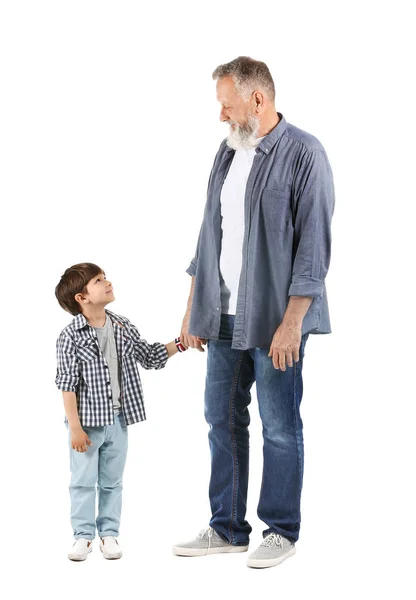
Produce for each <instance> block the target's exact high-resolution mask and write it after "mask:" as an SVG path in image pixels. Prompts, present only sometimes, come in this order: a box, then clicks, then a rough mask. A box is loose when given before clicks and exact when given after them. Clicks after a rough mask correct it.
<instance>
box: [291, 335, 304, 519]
mask: <svg viewBox="0 0 416 600" xmlns="http://www.w3.org/2000/svg"><path fill="white" fill-rule="evenodd" d="M302 342H303V339H302V340H301V343H300V351H299V360H301V359H302ZM296 380H297V369H296V363H295V369H294V375H293V422H294V425H295V440H296V457H297V461H298V488H299V489H300V487H301V457H300V449H299V444H298V419H297V413H296ZM299 410H300V407H299ZM297 517H298V519H299V522H300V512H299V514H298V515H297Z"/></svg>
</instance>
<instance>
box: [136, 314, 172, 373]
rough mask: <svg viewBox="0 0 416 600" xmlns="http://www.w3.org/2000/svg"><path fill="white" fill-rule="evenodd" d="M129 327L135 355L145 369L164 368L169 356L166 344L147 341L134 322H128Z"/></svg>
mask: <svg viewBox="0 0 416 600" xmlns="http://www.w3.org/2000/svg"><path fill="white" fill-rule="evenodd" d="M128 329H129V334H130V337H131V339H132V341H133V346H134V356H135V357H136V360H137V361H138V362H139V363H140V364H141V366H142V367H143V368H144V369H163V367H165V366H166V363H167V361H168V358H169V355H168V351H167V350H166V346H165V345H164V344H161V343H159V342H155V343H154V344H149V343H148V342H146V340H144V339H143V338H142V337H140V333H139V332H138V331H137V328H136V327H135V326H134V325H133V324H132V323H129V324H128Z"/></svg>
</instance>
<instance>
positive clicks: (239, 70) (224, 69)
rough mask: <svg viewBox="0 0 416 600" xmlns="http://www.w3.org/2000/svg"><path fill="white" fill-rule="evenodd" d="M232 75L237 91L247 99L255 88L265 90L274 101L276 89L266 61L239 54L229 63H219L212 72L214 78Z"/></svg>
mask: <svg viewBox="0 0 416 600" xmlns="http://www.w3.org/2000/svg"><path fill="white" fill-rule="evenodd" d="M227 76H231V77H232V78H233V80H234V86H235V89H236V92H237V93H238V94H239V95H240V96H241V97H242V98H243V99H244V100H245V101H247V100H248V99H249V98H250V95H251V94H252V93H253V92H254V91H255V90H261V91H263V92H265V94H266V95H267V97H268V98H269V100H271V101H272V102H274V98H275V89H274V82H273V78H272V76H271V75H270V71H269V68H268V66H267V65H266V64H265V63H264V62H260V61H259V60H254V58H250V57H249V56H239V57H238V58H235V59H234V60H232V61H231V62H229V63H225V64H224V65H219V66H218V67H217V68H216V69H215V71H214V72H213V74H212V78H213V79H220V78H221V77H227Z"/></svg>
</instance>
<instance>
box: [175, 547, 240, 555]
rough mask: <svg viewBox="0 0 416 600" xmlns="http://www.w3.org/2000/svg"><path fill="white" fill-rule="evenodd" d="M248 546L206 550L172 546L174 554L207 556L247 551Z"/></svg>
mask: <svg viewBox="0 0 416 600" xmlns="http://www.w3.org/2000/svg"><path fill="white" fill-rule="evenodd" d="M247 550H248V546H229V547H228V546H224V547H222V548H210V549H209V550H208V551H207V550H204V549H203V548H181V547H180V546H174V547H173V548H172V552H173V554H175V556H207V555H208V554H232V553H235V552H247Z"/></svg>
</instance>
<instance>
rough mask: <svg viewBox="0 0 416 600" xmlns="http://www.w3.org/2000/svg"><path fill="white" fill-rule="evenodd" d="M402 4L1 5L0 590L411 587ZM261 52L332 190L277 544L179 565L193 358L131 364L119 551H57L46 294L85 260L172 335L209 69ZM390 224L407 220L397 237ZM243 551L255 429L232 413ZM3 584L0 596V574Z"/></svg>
mask: <svg viewBox="0 0 416 600" xmlns="http://www.w3.org/2000/svg"><path fill="white" fill-rule="evenodd" d="M410 5H411V3H410V2H400V1H396V2H382V1H379V2H365V1H364V2H359V3H358V2H351V1H350V2H344V3H342V2H322V1H315V2H291V3H289V2H285V3H283V2H278V1H274V2H266V1H264V2H257V3H255V2H237V1H233V2H213V1H211V2H209V3H205V4H198V3H196V2H169V3H168V2H151V3H139V2H124V1H121V0H120V1H118V2H107V1H103V0H101V1H100V2H98V1H97V2H93V1H88V0H83V1H77V0H71V1H68V2H63V1H59V0H53V1H50V2H46V1H34V0H32V1H30V2H21V1H19V0H13V1H3V2H2V3H1V12H0V51H1V67H0V68H1V71H0V85H1V94H0V103H1V110H0V119H1V135H0V144H1V157H0V158H1V160H0V169H1V201H2V207H3V208H2V219H1V263H2V268H1V280H0V281H1V302H2V310H1V329H2V356H3V358H2V362H1V366H2V371H3V375H2V379H1V392H2V393H1V396H2V406H3V411H2V413H3V427H2V435H1V438H0V439H1V461H2V471H1V473H2V475H1V486H2V487H1V489H2V491H1V503H2V509H1V513H0V515H1V529H0V534H1V536H2V538H1V540H0V548H1V551H2V554H4V556H3V558H2V563H1V564H2V567H3V568H5V572H6V576H4V575H3V577H2V580H1V584H0V585H2V586H3V587H4V589H5V590H6V591H7V590H8V596H7V597H10V598H23V597H27V595H29V594H30V595H31V596H35V597H36V598H37V597H41V596H42V597H44V598H55V597H59V598H65V599H66V598H71V599H72V598H77V597H81V596H82V597H92V596H93V595H95V596H99V597H109V598H114V597H116V596H117V597H124V598H137V597H144V598H159V597H164V596H168V595H169V596H170V597H174V598H212V597H219V596H221V597H231V596H233V597H253V598H254V597H265V596H271V597H273V598H286V597H290V598H295V599H298V598H299V599H300V598H304V597H311V596H312V597H314V598H315V597H316V598H321V599H333V598H337V599H344V598H368V597H377V598H391V597H397V598H400V599H405V598H414V593H415V590H414V585H413V571H414V559H415V558H416V553H415V550H414V548H415V528H414V506H415V496H414V494H413V492H412V487H413V480H414V473H415V468H414V458H413V457H414V444H413V442H412V441H413V438H414V433H413V430H414V425H413V423H414V417H415V411H414V402H415V393H414V389H413V388H414V385H413V377H414V373H415V368H414V350H413V348H414V343H413V342H414V333H415V328H414V295H412V292H411V290H412V289H414V287H413V285H412V284H414V280H415V274H414V266H413V264H412V258H413V257H412V254H413V253H414V250H413V248H414V244H413V238H414V226H413V219H414V216H415V215H414V201H415V194H414V184H413V181H414V172H415V165H414V160H415V152H414V139H415V128H414V107H415V98H414V95H413V93H412V92H413V91H412V80H413V79H414V64H413V62H412V61H411V54H412V53H413V54H414V48H412V47H411V38H412V37H413V33H414V32H413V28H412V21H411V19H410ZM239 55H248V56H252V57H254V58H257V59H259V60H263V61H265V62H266V63H267V65H268V66H269V68H270V70H271V72H272V75H273V77H274V80H275V85H276V108H277V110H279V111H280V112H282V113H283V115H284V116H285V117H286V119H287V121H288V122H290V123H293V124H294V125H296V126H298V127H300V128H302V129H304V130H306V131H308V132H310V133H312V134H314V135H315V136H316V137H318V139H319V140H320V141H321V142H322V143H323V145H324V147H325V148H326V150H327V153H328V156H329V158H330V162H331V164H332V167H333V171H334V177H335V184H336V208H335V214H334V219H333V252H332V262H331V267H330V271H329V274H328V277H327V290H328V298H329V302H330V312H331V321H332V328H333V333H332V334H331V335H327V336H310V337H309V340H308V343H307V346H306V354H305V363H304V397H303V401H302V417H303V422H304V434H305V450H306V455H305V477H304V491H303V496H302V528H301V536H300V540H299V542H298V544H297V549H298V552H297V554H296V556H295V557H293V558H291V559H290V560H288V561H287V562H285V563H283V564H282V565H281V566H279V567H276V568H273V569H268V570H262V571H257V570H251V569H248V568H247V567H246V566H245V560H246V555H244V554H240V555H232V556H212V557H207V558H198V559H180V558H176V557H173V556H172V555H171V545H172V544H174V543H175V542H179V541H184V540H186V539H188V538H191V537H193V536H194V535H196V533H198V531H199V530H200V529H201V528H202V527H204V526H206V525H207V523H208V520H209V503H208V496H207V490H208V481H209V450H208V443H207V425H206V423H205V421H204V417H203V393H204V378H205V367H206V354H204V355H201V354H199V353H197V352H196V351H190V352H187V353H186V354H184V355H178V356H175V357H173V358H172V359H171V360H170V361H169V363H168V365H167V367H166V369H165V370H163V371H159V372H157V371H150V372H143V370H141V374H142V381H143V386H144V389H145V396H146V405H147V414H148V421H147V422H146V423H142V424H138V425H134V426H132V427H131V428H130V430H129V436H130V437H129V442H130V448H129V456H128V464H127V467H126V472H125V480H124V484H125V488H124V489H125V492H124V508H123V515H122V527H121V535H120V543H121V544H122V547H123V550H124V556H123V558H122V560H120V561H113V562H110V561H105V560H104V559H103V557H102V556H101V553H100V552H99V549H98V543H97V540H96V541H95V546H94V551H93V553H92V555H90V557H89V558H88V560H87V561H86V562H84V563H80V564H76V563H72V562H70V561H68V559H67V558H66V554H67V552H68V549H69V546H70V544H71V540H72V531H71V528H70V523H69V495H68V489H67V488H68V483H69V461H68V448H67V437H66V429H65V427H64V425H63V404H62V399H61V394H60V392H59V391H58V390H57V389H56V388H55V384H54V378H55V370H56V365H55V340H56V337H57V335H58V334H59V332H60V331H61V329H62V328H63V327H64V326H65V325H67V324H68V323H69V322H70V320H71V316H70V315H68V314H66V313H65V312H64V311H62V309H61V308H60V307H59V305H58V303H57V301H56V299H55V296H54V288H55V285H56V284H57V283H58V281H59V278H60V276H61V274H62V273H63V271H64V270H65V268H66V267H68V266H70V265H72V264H74V263H77V262H80V261H91V262H96V263H98V264H99V265H100V266H102V267H103V268H104V269H105V271H106V273H107V274H108V277H109V278H110V279H111V281H112V282H113V285H114V289H115V295H116V301H115V302H114V303H113V304H112V305H110V306H109V308H110V309H111V310H114V311H115V312H118V313H120V314H122V315H126V316H128V318H130V320H131V321H132V322H133V323H135V324H136V325H137V327H138V328H139V331H140V333H141V335H142V336H143V337H145V338H146V339H147V340H148V341H151V342H153V341H161V342H168V341H170V340H172V339H173V338H174V337H175V336H177V335H179V331H180V325H181V321H182V317H183V314H184V311H185V307H186V300H187V296H188V291H189V286H190V278H189V276H188V275H187V274H186V273H185V269H186V268H187V267H188V264H189V262H190V260H191V258H192V257H193V255H194V250H195V246H196V241H197V235H198V231H199V226H200V222H201V219H202V214H203V208H204V203H205V194H206V186H207V182H208V176H209V172H210V169H211V166H212V161H213V158H214V155H215V152H216V150H217V148H218V146H219V144H220V142H221V140H222V139H223V138H224V137H225V136H226V135H227V128H226V126H225V125H224V124H221V123H220V122H219V105H218V104H217V101H216V97H215V83H214V82H213V81H212V79H211V73H212V71H213V70H214V68H215V67H216V66H217V65H218V64H220V63H224V62H228V61H229V60H232V59H233V58H235V57H237V56H239ZM412 234H413V235H412ZM251 416H252V426H251V472H250V490H249V500H248V519H249V521H250V522H251V524H252V526H253V533H252V537H251V549H252V550H254V549H255V548H256V547H257V545H258V544H259V543H260V541H261V532H262V529H263V524H262V523H261V522H260V521H259V520H258V518H257V515H256V505H257V500H258V493H259V488H260V480H261V466H262V457H261V452H262V439H261V427H260V422H259V415H258V409H257V402H256V397H255V390H254V388H253V401H252V408H251ZM3 591H4V590H3Z"/></svg>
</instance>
